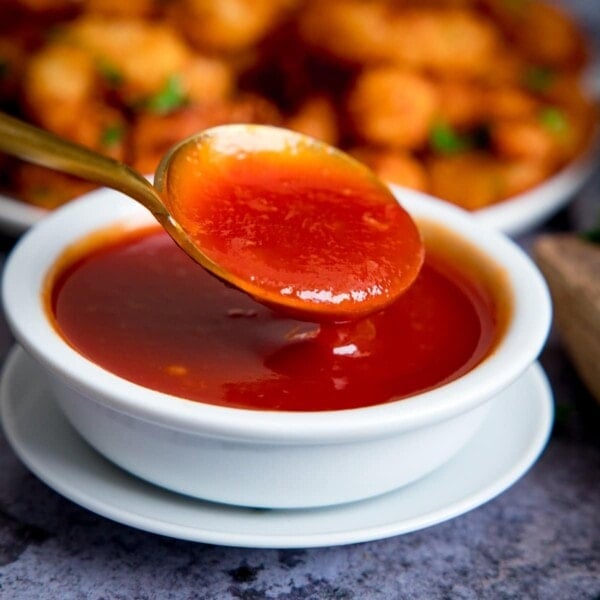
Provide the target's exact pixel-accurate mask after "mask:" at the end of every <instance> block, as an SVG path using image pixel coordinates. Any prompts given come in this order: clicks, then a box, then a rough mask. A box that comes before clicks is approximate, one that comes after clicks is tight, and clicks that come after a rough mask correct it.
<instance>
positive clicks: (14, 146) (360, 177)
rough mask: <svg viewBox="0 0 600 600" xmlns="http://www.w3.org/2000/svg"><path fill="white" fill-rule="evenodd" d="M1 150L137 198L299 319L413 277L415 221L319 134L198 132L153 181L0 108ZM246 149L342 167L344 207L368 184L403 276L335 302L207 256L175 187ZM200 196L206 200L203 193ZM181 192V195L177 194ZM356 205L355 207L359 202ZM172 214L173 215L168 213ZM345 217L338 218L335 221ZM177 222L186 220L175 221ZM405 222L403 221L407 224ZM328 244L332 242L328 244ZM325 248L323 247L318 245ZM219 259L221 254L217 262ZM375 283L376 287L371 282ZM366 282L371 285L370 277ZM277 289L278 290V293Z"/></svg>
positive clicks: (352, 314)
mask: <svg viewBox="0 0 600 600" xmlns="http://www.w3.org/2000/svg"><path fill="white" fill-rule="evenodd" d="M0 151H3V152H5V153H7V154H10V155H13V156H17V157H19V158H21V159H23V160H25V161H28V162H32V163H35V164H38V165H41V166H44V167H48V168H51V169H54V170H58V171H62V172H64V173H69V174H71V175H75V176H79V177H81V178H83V179H86V180H88V181H92V182H95V183H98V184H101V185H103V186H106V187H109V188H112V189H115V190H118V191H120V192H122V193H124V194H126V195H127V196H129V197H131V198H133V199H135V200H137V201H138V202H140V203H141V204H142V205H143V206H145V207H146V208H147V209H148V210H150V212H151V213H152V214H153V215H154V217H155V218H156V219H157V221H158V222H159V223H160V224H161V225H162V227H163V228H164V229H165V230H166V231H167V233H168V234H169V235H170V236H171V237H172V238H173V240H174V241H175V242H176V243H177V244H178V245H179V246H180V247H181V248H182V249H183V250H184V251H185V252H186V253H187V254H188V255H189V256H191V257H192V258H193V259H194V260H195V261H196V262H197V263H199V264H200V265H202V266H203V267H204V268H205V269H207V270H208V271H209V272H210V273H212V274H213V275H215V276H216V277H218V278H219V279H221V280H223V281H225V282H227V283H229V284H231V285H233V286H235V287H237V288H239V289H241V290H243V291H245V292H246V293H248V294H250V295H251V296H253V297H254V298H255V299H256V300H258V301H259V302H264V303H266V304H269V305H273V306H275V307H277V308H283V309H286V310H288V311H291V312H293V313H295V315H296V316H298V317H301V318H316V319H318V320H323V319H325V320H342V321H343V320H349V319H355V318H358V317H362V316H365V315H366V314H369V313H370V312H374V311H375V310H379V309H381V308H382V307H383V306H385V305H387V304H389V303H390V302H391V301H392V300H393V299H394V298H395V297H396V296H398V295H399V293H400V292H401V291H403V290H404V289H405V288H406V287H408V285H410V284H411V283H412V282H413V281H414V279H415V278H416V276H417V273H418V271H419V269H420V266H421V263H422V259H423V249H422V243H421V240H420V237H419V234H418V231H417V229H416V227H415V226H414V223H412V221H411V220H410V217H409V216H408V215H407V213H405V211H404V210H403V209H401V208H400V206H399V205H398V204H397V202H396V200H395V198H394V197H393V195H392V194H391V192H390V191H389V189H388V188H387V187H386V186H384V185H383V183H381V182H380V181H379V179H377V177H376V176H375V175H374V173H372V172H371V171H370V170H369V169H367V168H366V167H364V166H363V165H361V164H360V163H358V162H357V161H355V160H354V159H352V158H351V157H349V156H348V155H346V154H345V153H343V152H341V151H339V150H337V149H335V148H333V147H331V146H329V145H327V144H325V143H322V142H319V141H318V140H315V139H313V138H310V137H308V136H304V135H301V134H299V133H296V132H292V131H289V130H286V129H281V128H278V127H271V126H266V125H223V126H219V127H214V128H212V129H207V130H205V131H202V132H200V133H198V134H196V135H193V136H191V137H189V138H187V139H186V140H184V141H182V142H181V143H179V144H177V145H175V146H174V147H173V148H172V149H171V150H170V151H169V152H167V154H166V155H165V156H164V157H163V159H162V161H161V162H160V165H159V167H158V169H157V171H156V174H155V177H154V185H153V184H152V183H150V182H149V181H148V180H147V179H146V178H145V177H144V176H142V175H141V174H140V173H138V172H136V171H135V170H133V169H132V168H130V167H128V166H127V165H125V164H124V163H121V162H119V161H116V160H114V159H112V158H109V157H106V156H104V155H101V154H99V153H97V152H95V151H93V150H90V149H88V148H86V147H83V146H81V145H79V144H76V143H73V142H70V141H68V140H65V139H63V138H60V137H58V136H56V135H54V134H52V133H50V132H48V131H44V130H42V129H39V128H37V127H34V126H32V125H30V124H28V123H25V122H23V121H20V120H18V119H15V118H13V117H10V116H8V115H5V114H2V113H0ZM248 155H251V156H254V155H255V156H259V157H262V156H269V157H271V158H269V159H265V160H267V161H268V160H272V159H273V157H275V158H279V157H281V156H288V157H291V158H290V159H289V160H290V161H291V163H288V164H293V163H294V161H296V162H297V161H298V160H301V159H302V157H304V159H306V157H307V156H308V157H309V158H310V160H311V161H312V162H313V163H314V164H316V165H318V169H319V170H320V172H329V171H332V172H335V171H336V169H337V170H340V169H341V171H343V172H344V173H345V174H346V178H347V179H346V180H345V182H346V183H348V182H349V183H348V185H349V188H350V189H349V190H345V191H344V193H345V192H346V191H348V192H349V195H348V196H345V195H343V194H342V196H341V203H343V204H342V206H344V210H345V208H346V207H347V208H349V209H351V208H353V206H356V205H358V203H359V202H361V200H359V199H358V196H360V193H355V194H354V198H355V199H354V200H353V199H352V198H353V195H352V193H353V191H356V190H359V191H360V190H367V193H368V194H372V195H373V197H374V198H375V200H374V204H373V206H374V207H375V209H376V210H379V209H384V211H387V212H386V218H387V213H389V212H390V211H391V213H393V215H394V217H393V218H394V219H397V221H398V222H401V223H402V227H403V229H402V231H403V232H407V234H408V235H407V236H406V237H407V240H406V250H405V249H404V247H402V248H400V250H399V251H396V255H397V256H398V258H399V259H400V260H399V261H398V262H399V263H401V265H402V266H401V269H402V275H401V277H396V274H394V277H395V278H396V281H395V282H394V285H393V286H389V287H390V290H391V291H390V290H388V289H387V288H383V287H382V289H378V290H376V293H374V294H372V296H373V298H372V299H371V300H372V304H368V303H367V302H363V301H361V302H357V301H354V297H355V296H356V293H355V290H354V289H353V288H348V289H347V290H342V291H343V292H344V294H337V296H336V297H335V298H334V301H330V300H329V299H325V300H323V299H322V296H323V289H324V288H323V289H320V290H317V292H316V293H313V291H314V290H310V289H308V288H306V289H304V290H300V289H299V288H298V289H297V290H295V291H294V293H293V294H290V292H289V289H288V288H291V286H285V285H280V284H279V282H278V281H277V282H276V283H275V284H273V285H272V286H271V289H267V288H268V286H267V284H264V283H263V281H262V280H261V279H260V277H255V276H254V275H255V273H254V271H253V270H252V269H255V268H257V265H256V263H255V265H254V266H253V267H246V266H245V265H242V266H241V267H240V262H239V261H238V262H237V263H235V264H234V262H232V260H230V259H231V256H225V257H223V256H221V257H220V258H217V259H215V258H214V257H215V256H218V255H215V253H214V252H212V257H211V256H209V255H208V254H207V248H206V246H202V242H201V241H199V238H198V237H197V235H195V232H194V231H193V228H194V227H195V225H196V223H192V224H191V225H192V229H190V222H189V219H188V220H187V221H186V218H184V220H183V221H182V220H181V215H182V213H181V211H180V210H179V212H178V209H179V208H180V206H178V203H179V204H181V202H184V203H185V202H186V201H187V200H186V197H185V196H186V192H181V190H182V189H187V188H186V187H185V186H186V182H187V183H189V180H190V179H192V180H193V181H194V182H195V184H194V185H196V186H197V187H198V188H200V189H205V188H207V186H210V184H211V182H213V181H214V180H218V179H219V178H220V177H222V176H223V171H227V168H228V167H226V166H224V165H228V164H230V163H227V160H229V159H231V158H232V157H233V158H234V159H238V158H240V157H241V158H242V159H243V158H244V157H245V156H248ZM260 160H262V158H261V159H260ZM233 162H234V163H235V162H236V161H235V160H234V161H233ZM215 164H216V165H217V166H216V167H215V166H214V165H215ZM264 165H265V166H266V165H267V162H264ZM262 166H263V164H261V163H260V161H259V163H257V165H255V168H256V169H257V170H258V171H260V170H261V168H262ZM274 173H275V179H276V178H277V177H278V176H279V173H278V171H277V167H275V172H274ZM295 177H296V179H295V180H296V182H298V181H302V180H303V174H302V175H300V176H298V175H296V176H295ZM181 182H183V183H181ZM269 183H270V182H267V188H269ZM229 184H230V187H232V189H233V188H237V189H236V190H234V191H235V193H237V192H239V188H240V185H242V186H243V184H238V182H237V180H235V179H232V180H231V182H229ZM263 191H264V190H263ZM330 192H331V193H335V190H330ZM205 195H206V196H207V198H209V194H207V193H205ZM181 196H184V197H183V199H182V197H181ZM210 201H212V200H210ZM250 201H251V202H259V201H262V200H260V199H257V200H255V199H254V198H251V200H250ZM302 202H303V204H302V205H301V206H302V207H303V206H307V203H308V204H310V202H311V199H310V197H309V195H306V200H304V195H303V200H302ZM353 203H354V204H353ZM284 205H285V202H284ZM239 208H240V207H238V209H237V210H236V211H234V213H235V214H234V215H233V220H234V221H239V220H240V219H241V218H242V216H243V215H241V212H243V209H242V210H241V211H240V210H239ZM268 208H273V207H268ZM308 208H310V206H309V207H308ZM369 208H370V206H367V209H369ZM360 209H361V210H362V207H360ZM356 212H357V215H358V216H357V220H358V222H359V225H361V226H362V225H363V224H362V223H361V219H362V217H363V213H362V212H360V210H359V211H356ZM173 213H175V214H178V215H180V216H179V217H178V218H175V217H174V216H173ZM307 214H308V213H307ZM312 214H313V217H311V218H315V221H318V219H319V216H320V215H319V214H318V213H317V214H315V213H314V211H313V213H312ZM370 214H371V213H370V212H369V216H368V218H369V219H371V220H372V221H373V223H374V225H373V226H374V227H376V228H377V227H379V228H381V227H387V226H388V224H387V223H383V224H382V223H381V222H379V221H377V220H376V219H373V218H372V217H371V216H370ZM398 215H399V216H398ZM265 216H266V218H267V228H266V229H263V232H264V233H265V235H269V234H270V231H271V229H270V225H269V223H270V222H269V221H268V219H269V218H270V217H268V215H265ZM344 218H345V217H342V220H343V219H344ZM305 220H306V219H305ZM264 222H265V221H263V224H264ZM182 223H184V224H185V225H182ZM406 225H408V228H407V227H406ZM263 226H264V225H263ZM396 231H398V230H396ZM190 232H191V233H190ZM377 235H379V234H377ZM402 235H404V233H403V234H402ZM387 241H389V240H386V241H385V243H387ZM259 242H262V240H259ZM331 248H334V247H333V246H330V249H331ZM334 249H335V248H334ZM212 250H213V249H211V251H212ZM317 250H320V248H318V247H317ZM324 250H325V251H326V250H327V248H325V247H324ZM396 255H394V258H396ZM340 256H341V258H340V259H339V261H338V262H341V263H343V257H344V255H343V253H342V254H341V255H340ZM224 258H225V259H227V260H224ZM372 258H373V259H374V260H377V259H378V258H379V257H378V256H373V257H372ZM361 260H362V257H361ZM289 262H292V263H294V262H295V257H294V256H292V257H291V259H290V261H289ZM371 262H373V261H371ZM222 263H227V267H224V266H223V264H222ZM289 266H290V265H288V264H286V265H284V266H283V267H282V268H281V269H280V270H281V271H286V270H288V267H289ZM293 266H295V265H293ZM336 266H339V265H335V264H334V265H331V267H336ZM260 268H261V265H260V264H259V265H258V269H259V270H260ZM311 268H312V267H311ZM326 268H328V267H325V269H326ZM346 268H347V269H348V270H352V269H353V268H354V266H353V265H351V264H346ZM399 268H400V267H399ZM240 269H241V271H240ZM236 270H237V271H238V272H237V274H234V273H233V271H236ZM316 270H320V271H323V270H324V268H323V267H319V269H313V270H312V271H310V269H309V271H308V276H309V278H310V276H311V274H314V272H315V271H316ZM357 272H358V271H357ZM400 279H402V281H400ZM271 283H272V282H271ZM375 283H376V284H377V285H379V282H378V281H376V282H375ZM370 285H371V287H374V284H373V282H371V284H370ZM284 291H285V293H281V292H284ZM296 292H297V293H296ZM346 292H347V293H346ZM328 293H330V292H325V296H327V294H328ZM361 293H364V292H361ZM386 294H387V296H386ZM338 296H346V297H347V298H350V297H351V298H352V301H346V300H344V301H343V302H341V303H340V302H339V301H338V299H337V297H338Z"/></svg>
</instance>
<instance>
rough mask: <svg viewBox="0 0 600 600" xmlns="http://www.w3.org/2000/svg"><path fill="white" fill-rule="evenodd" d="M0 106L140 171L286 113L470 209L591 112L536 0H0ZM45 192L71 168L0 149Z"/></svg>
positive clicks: (558, 145)
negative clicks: (182, 146) (192, 141)
mask: <svg viewBox="0 0 600 600" xmlns="http://www.w3.org/2000/svg"><path fill="white" fill-rule="evenodd" d="M0 6H1V8H0V10H1V11H2V13H3V20H0V109H2V110H5V111H7V112H11V113H13V114H16V115H17V116H20V117H22V118H26V119H29V120H31V121H32V122H34V123H36V124H38V125H41V126H42V127H45V128H47V129H49V130H52V131H54V132H56V133H59V134H60V135H63V136H65V137H67V138H70V139H72V140H75V141H77V142H80V143H82V144H84V145H86V146H90V147H92V148H95V149H96V150H99V151H101V152H103V153H105V154H107V155H110V156H114V157H116V158H119V159H120V160H123V161H125V162H127V163H128V164H131V165H134V166H135V167H136V168H138V169H140V170H141V171H142V172H145V173H152V172H154V170H155V168H156V165H157V163H158V161H159V159H160V158H161V157H162V155H163V154H164V152H165V151H166V150H167V149H168V148H170V147H171V146H172V145H173V144H174V143H176V142H178V141H179V140H180V139H182V138H183V137H186V136H188V135H190V134H192V133H195V132H196V131H198V130H201V129H204V128H206V127H210V126H213V125H218V124H221V123H232V122H259V123H271V124H275V125H281V126H286V127H289V128H291V129H295V130H298V131H301V132H303V133H307V134H309V135H312V136H313V137H316V138H319V139H322V140H324V141H326V142H329V143H331V144H334V145H338V146H340V147H341V148H342V149H345V150H348V151H350V152H351V153H352V154H354V155H355V156H357V157H358V158H359V159H360V160H362V161H363V162H365V163H367V164H368V165H369V166H371V168H373V169H374V170H375V171H376V172H377V173H378V174H379V175H380V177H382V178H383V179H384V180H387V181H390V182H393V183H397V184H399V185H403V186H406V187H410V188H414V189H419V190H424V191H427V192H430V193H433V194H434V195H436V196H439V197H441V198H444V199H447V200H449V201H451V202H455V203H457V204H459V205H461V206H463V207H465V208H468V209H471V210H476V209H478V208H481V207H484V206H487V205H489V204H492V203H495V202H500V201H502V200H503V199H505V198H507V197H510V196H511V195H514V194H518V193H521V192H523V191H524V190H526V189H529V188H530V187H533V186H535V185H538V184H539V183H540V182H543V181H545V180H546V179H548V178H549V177H550V176H551V175H552V174H553V173H556V172H557V171H558V170H560V169H562V168H564V166H565V165H567V164H569V163H570V162H571V161H573V160H574V159H575V158H576V157H578V156H580V155H581V154H582V153H583V152H584V151H585V150H586V149H587V148H588V147H589V144H590V139H591V138H592V136H593V133H594V131H595V130H596V128H597V118H598V114H597V111H596V106H595V103H594V101H593V100H592V99H590V97H589V96H588V95H587V94H586V92H585V90H584V87H583V84H582V70H583V68H584V67H585V65H586V60H587V48H586V43H585V39H584V37H583V35H582V33H581V30H580V29H579V28H578V27H577V25H576V24H575V23H574V22H573V20H572V19H571V18H570V17H569V16H568V15H566V14H565V13H564V12H563V11H561V10H560V9H558V8H556V7H555V6H551V5H549V4H547V3H546V1H542V0H526V1H520V0H516V1H515V0H510V1H509V0H327V1H323V0H223V1H220V2H212V1H210V0H169V1H168V2H165V1H164V0H131V1H130V2H127V3H122V2H117V1H115V0H108V1H106V2H102V1H100V0H77V1H73V0H59V1H58V2H48V1H46V0H0ZM0 165H2V166H1V167H0V168H1V169H2V171H3V172H1V173H0V185H5V184H7V183H8V185H9V186H10V187H11V190H10V191H11V193H12V194H14V195H16V196H17V197H19V198H21V199H24V200H26V201H29V202H33V203H36V204H38V205H42V206H46V207H49V208H50V207H53V206H56V205H57V204H59V203H61V202H63V201H66V200H68V199H69V198H70V197H72V196H73V195H74V194H77V193H80V191H81V190H83V189H87V188H89V184H83V183H82V182H77V181H76V180H75V179H73V178H68V177H66V176H64V175H60V174H58V173H51V174H49V173H45V172H44V170H42V169H40V168H39V167H36V168H32V167H30V166H27V165H21V166H19V165H15V164H14V162H13V161H12V159H6V158H4V159H3V160H1V161H0Z"/></svg>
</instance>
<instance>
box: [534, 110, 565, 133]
mask: <svg viewBox="0 0 600 600" xmlns="http://www.w3.org/2000/svg"><path fill="white" fill-rule="evenodd" d="M539 118H540V122H541V123H542V125H543V126H544V127H545V128H546V129H547V130H548V131H550V132H552V133H555V134H557V135H562V134H564V133H566V132H567V131H568V129H569V122H568V120H567V117H566V115H565V113H564V112H563V111H562V110H560V109H559V108H556V107H554V106H548V107H546V108H544V109H543V110H542V111H541V112H540V116H539Z"/></svg>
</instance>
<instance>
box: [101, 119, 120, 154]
mask: <svg viewBox="0 0 600 600" xmlns="http://www.w3.org/2000/svg"><path fill="white" fill-rule="evenodd" d="M124 135H125V128H124V127H123V125H121V124H120V123H115V124H112V125H108V126H107V127H105V128H104V130H103V131H102V134H101V137H100V143H101V144H102V146H104V147H105V148H112V147H113V146H116V145H117V144H118V143H119V142H121V141H122V140H123V136H124Z"/></svg>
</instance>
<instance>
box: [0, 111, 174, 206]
mask: <svg viewBox="0 0 600 600" xmlns="http://www.w3.org/2000/svg"><path fill="white" fill-rule="evenodd" d="M0 151H2V152H5V153H6V154H10V155H11V156H16V157H18V158H21V159H22V160H25V161H26V162H31V163H35V164H37V165H41V166H43V167H48V168H50V169H54V170H56V171H61V172H63V173H68V174H70V175H76V176H78V177H81V178H83V179H85V180H87V181H92V182H94V183H98V184H101V185H104V186H107V187H109V188H112V189H115V190H118V191H120V192H123V193H124V194H126V195H127V196H130V197H132V198H134V199H135V200H137V201H138V202H140V203H141V204H143V205H144V206H145V207H146V208H147V209H149V210H150V211H151V212H152V213H154V215H157V216H159V215H160V216H164V215H165V212H166V211H165V208H164V206H163V204H162V201H161V199H160V196H159V195H158V193H157V192H156V190H155V189H154V187H153V186H152V184H150V182H149V181H147V180H146V179H145V178H144V177H143V176H142V175H140V174H139V173H138V172H137V171H134V170H133V169H131V168H130V167H128V166H127V165H126V164H124V163H122V162H119V161H117V160H114V159H112V158H109V157H107V156H103V155H102V154H100V153H98V152H94V151H93V150H90V149H89V148H86V147H85V146H81V145H79V144H76V143H74V142H70V141H68V140H66V139H64V138H61V137H59V136H57V135H54V134H53V133H50V132H49V131H45V130H43V129H39V128H38V127H34V126H33V125H30V124H29V123H25V122H24V121H20V120H19V119H15V118H14V117H11V116H9V115H7V114H4V113H2V112H0Z"/></svg>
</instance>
